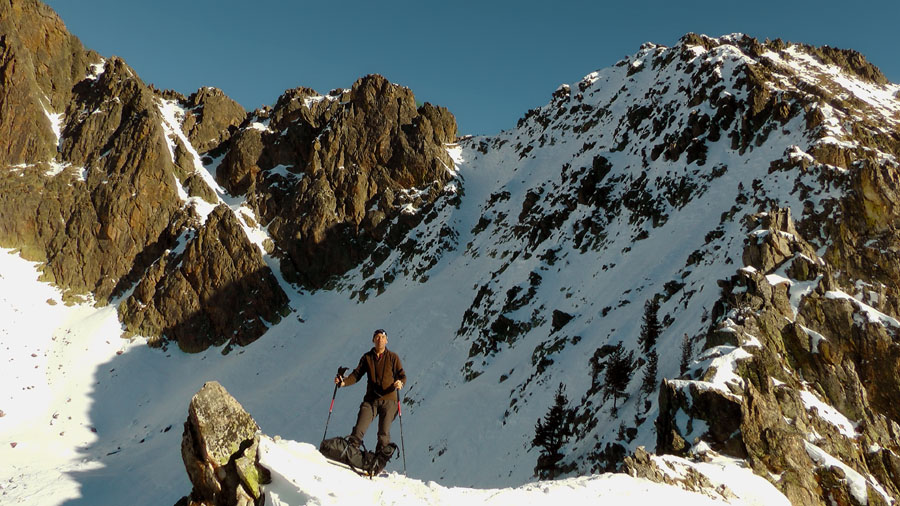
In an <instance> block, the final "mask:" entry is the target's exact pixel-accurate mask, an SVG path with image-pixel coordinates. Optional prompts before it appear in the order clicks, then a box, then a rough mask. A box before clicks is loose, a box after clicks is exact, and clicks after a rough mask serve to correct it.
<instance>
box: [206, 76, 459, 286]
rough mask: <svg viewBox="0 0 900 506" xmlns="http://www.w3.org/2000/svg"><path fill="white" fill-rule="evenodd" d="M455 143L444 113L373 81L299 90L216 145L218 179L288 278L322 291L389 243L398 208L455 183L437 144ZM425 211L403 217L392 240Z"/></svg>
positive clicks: (418, 203)
mask: <svg viewBox="0 0 900 506" xmlns="http://www.w3.org/2000/svg"><path fill="white" fill-rule="evenodd" d="M455 136H456V121H455V119H454V118H453V116H452V115H451V114H450V113H449V112H448V111H447V110H446V109H444V108H441V107H435V106H433V105H431V104H425V105H423V106H421V107H418V108H416V101H415V97H414V96H413V94H412V92H411V91H410V90H409V89H408V88H404V87H402V86H398V85H395V84H392V83H390V82H388V81H387V80H386V79H385V78H383V77H381V76H378V75H370V76H366V77H364V78H362V79H360V80H358V81H357V82H356V83H355V84H354V85H353V87H352V88H351V89H349V90H334V91H332V92H331V93H329V94H328V95H325V96H321V95H318V94H316V93H315V92H314V91H313V90H310V89H308V88H298V89H295V90H290V91H288V92H287V93H285V94H284V95H282V96H281V97H280V98H279V99H278V102H277V103H276V104H275V107H274V108H272V109H266V110H260V111H257V112H256V114H255V117H253V118H251V120H249V122H248V123H246V124H245V125H244V127H243V128H242V130H241V131H240V132H239V133H237V134H236V135H234V137H232V139H231V140H230V141H229V142H228V143H227V144H226V145H224V146H223V149H226V150H227V153H226V154H225V155H224V158H223V159H222V163H221V165H219V169H218V176H219V179H220V180H219V182H220V184H222V185H223V186H224V187H225V188H227V189H228V190H229V191H230V192H231V193H233V194H241V193H246V194H247V195H248V201H249V202H250V203H251V204H252V205H253V207H254V209H255V210H256V212H257V214H258V216H259V217H260V221H261V222H262V223H263V224H264V225H266V226H267V227H268V230H269V233H270V234H271V236H272V239H273V240H274V242H275V244H276V246H277V253H276V255H277V256H279V258H281V260H282V271H283V273H284V275H285V277H286V278H287V279H288V280H290V281H293V282H298V283H301V284H303V285H304V286H307V287H309V288H320V287H322V286H323V285H324V284H325V283H326V282H327V281H328V280H329V279H330V278H331V277H332V276H334V275H339V274H343V273H344V272H346V271H347V270H348V269H350V268H352V267H354V266H356V265H358V264H359V263H360V262H361V261H362V260H363V259H365V258H366V257H368V256H369V255H370V254H371V253H372V250H373V249H374V247H375V246H376V245H377V243H378V242H379V241H380V240H382V239H383V238H385V237H386V236H391V234H389V233H388V229H390V228H391V225H393V224H394V223H393V221H394V220H395V219H397V218H398V217H399V216H400V215H401V214H402V210H403V209H404V207H405V206H410V207H408V208H407V209H419V208H422V207H423V206H427V205H429V204H431V203H432V202H434V200H435V199H436V198H437V197H438V196H439V195H440V194H441V190H442V189H443V186H444V184H445V183H446V182H447V181H448V180H449V179H450V178H451V177H452V176H453V172H452V170H451V169H452V167H453V162H452V160H450V157H449V155H448V154H447V152H446V149H445V147H444V145H445V144H446V143H449V142H453V141H454V139H455ZM408 214H410V215H415V214H416V213H408ZM422 214H423V213H419V214H418V216H417V217H414V219H412V220H404V222H403V223H402V224H400V226H399V229H400V230H398V232H397V235H399V236H400V237H402V236H403V234H404V233H405V230H407V229H409V228H410V227H411V226H412V225H413V224H414V223H417V222H418V219H421V216H422ZM415 218H418V219H415ZM321 258H328V259H329V261H328V262H321V261H319V259H321Z"/></svg>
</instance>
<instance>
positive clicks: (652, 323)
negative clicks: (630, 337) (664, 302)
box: [638, 297, 662, 354]
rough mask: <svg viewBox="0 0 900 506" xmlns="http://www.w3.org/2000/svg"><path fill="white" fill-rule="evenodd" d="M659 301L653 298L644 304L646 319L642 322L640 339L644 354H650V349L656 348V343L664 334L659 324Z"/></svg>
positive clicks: (639, 342)
mask: <svg viewBox="0 0 900 506" xmlns="http://www.w3.org/2000/svg"><path fill="white" fill-rule="evenodd" d="M658 313H659V301H658V300H657V299H656V297H651V298H650V299H648V300H647V302H645V303H644V318H643V321H642V322H641V334H640V336H639V337H638V344H640V345H641V349H642V350H643V351H644V353H645V354H646V353H649V352H650V349H651V348H653V347H654V346H656V341H657V339H659V335H660V334H661V333H662V326H661V325H660V324H659V316H658Z"/></svg>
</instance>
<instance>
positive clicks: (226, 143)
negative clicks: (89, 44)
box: [0, 1, 456, 351]
mask: <svg viewBox="0 0 900 506" xmlns="http://www.w3.org/2000/svg"><path fill="white" fill-rule="evenodd" d="M0 10H2V11H0V62H2V63H0V69H2V73H0V75H2V79H3V81H2V88H0V110H2V111H3V116H2V118H3V119H2V121H0V134H2V139H3V140H2V141H0V143H3V145H2V146H0V166H2V167H4V169H5V170H3V171H2V174H0V211H2V213H0V214H2V216H3V218H2V219H0V244H2V245H3V246H4V247H10V248H17V249H19V250H20V251H21V254H22V255H23V256H25V257H26V258H28V259H31V260H35V261H38V262H41V263H42V270H43V277H44V279H45V280H47V281H50V282H53V283H55V284H57V285H58V286H60V287H61V288H63V289H65V290H66V291H67V292H68V294H69V295H68V296H69V297H72V298H83V297H84V296H90V297H92V298H93V299H94V300H95V301H96V302H97V303H99V304H103V303H106V302H107V301H110V300H112V299H113V298H115V297H119V296H122V295H125V294H127V292H128V291H129V290H130V289H131V288H133V287H136V286H137V290H136V291H135V292H134V293H133V294H131V295H129V296H128V298H127V301H126V302H125V304H123V305H122V307H121V310H120V315H121V318H122V321H123V323H124V324H125V327H126V329H127V332H128V333H138V334H142V335H145V336H148V337H150V338H151V341H152V342H154V343H158V344H163V343H165V342H166V341H169V340H171V341H177V342H178V344H179V345H180V346H181V347H182V348H183V349H185V350H190V351H199V350H202V349H205V348H206V347H208V346H210V345H221V344H223V343H226V342H228V343H233V344H239V345H243V344H247V343H249V342H252V341H253V340H255V339H257V338H258V337H259V336H261V335H262V334H263V333H264V332H265V330H266V328H267V326H268V325H269V324H271V323H274V322H276V321H277V320H278V319H280V317H281V316H282V315H284V314H286V312H287V311H289V309H288V306H287V296H286V294H285V292H284V287H282V286H280V285H279V284H278V282H277V278H276V277H273V275H272V272H271V268H270V267H269V264H267V263H266V262H264V261H263V255H265V256H268V255H270V254H271V255H273V261H272V263H271V265H274V266H276V269H277V270H279V271H283V276H284V277H285V278H286V279H287V280H288V281H289V282H299V283H302V284H303V285H304V286H306V287H308V288H320V287H322V286H324V285H325V283H326V282H328V281H329V280H330V279H332V278H333V277H334V276H336V275H340V274H342V273H344V272H346V271H347V270H348V269H350V268H351V267H353V266H355V265H356V264H358V263H359V262H360V261H361V260H362V259H363V258H366V257H367V256H368V255H369V254H371V252H372V250H373V249H374V247H375V245H376V244H377V243H378V242H379V241H381V240H382V239H383V238H384V237H385V236H389V235H390V234H388V231H392V232H391V234H393V235H390V236H391V237H393V238H394V240H395V241H396V240H398V239H397V237H400V236H402V235H403V234H404V233H405V230H407V229H408V228H409V224H408V223H406V222H404V220H402V219H401V218H402V213H401V210H402V209H403V206H404V205H408V204H410V205H412V204H415V205H419V206H421V205H423V204H427V203H428V202H430V201H433V200H434V198H435V196H436V195H438V194H439V190H440V189H441V188H442V187H443V184H444V183H445V182H446V181H447V180H448V179H449V178H450V177H451V171H450V170H449V167H452V162H451V161H450V159H449V157H448V155H447V153H446V150H445V149H444V147H443V144H444V143H446V142H450V141H451V140H453V138H454V136H455V132H456V126H455V121H454V119H453V116H452V115H450V114H449V112H447V111H446V110H445V109H442V108H437V107H433V106H431V105H430V104H426V105H425V106H422V107H420V108H418V109H417V108H416V106H415V99H414V97H413V95H412V92H410V90H408V89H406V88H403V87H400V86H397V85H393V84H391V83H388V82H387V81H386V80H385V79H383V78H381V77H380V76H369V77H367V78H364V79H361V80H360V81H359V82H358V83H357V84H356V85H354V86H353V88H352V89H350V90H347V91H342V90H339V91H335V92H333V93H332V94H331V95H327V96H320V95H318V94H316V93H315V92H314V91H312V90H309V89H298V90H292V91H289V92H287V93H286V94H285V95H284V96H282V97H281V98H280V99H279V100H278V102H277V103H276V105H275V107H273V108H266V109H264V110H261V111H257V112H256V113H253V114H250V115H248V114H247V113H246V112H245V111H244V110H243V108H241V106H240V105H239V104H237V103H236V102H234V101H233V100H231V99H229V98H228V97H226V96H225V95H224V94H223V93H222V92H221V91H219V90H216V89H214V88H202V89H200V90H198V91H197V92H196V93H194V94H192V95H191V96H189V97H185V96H183V95H180V94H178V93H175V92H171V91H158V90H156V89H154V88H153V87H152V86H148V85H146V84H145V83H143V82H142V81H141V80H140V79H139V78H138V77H137V75H136V74H135V72H134V71H133V69H131V68H130V67H128V65H127V64H126V63H125V62H124V61H122V60H121V59H118V58H110V59H108V60H106V59H103V58H101V57H100V56H99V55H97V54H96V53H93V52H90V51H87V50H85V49H84V48H83V47H82V46H81V44H80V42H79V41H78V40H77V39H76V38H75V37H73V36H72V35H70V34H68V33H67V32H66V30H65V27H64V26H63V24H62V22H61V21H60V20H59V18H58V17H57V16H56V15H55V13H53V12H52V11H51V10H50V9H49V8H47V7H46V6H44V5H42V4H40V3H39V2H37V1H23V2H19V1H6V2H4V3H2V4H0ZM263 123H265V125H263ZM204 164H207V165H208V167H205V166H204ZM210 170H211V171H212V172H213V173H217V175H218V181H219V182H221V184H222V186H221V187H220V186H219V183H217V182H216V180H215V179H214V178H213V177H212V176H211V174H210V172H209V171H210ZM432 187H433V188H434V189H433V190H431V191H429V189H430V188H432ZM229 194H230V195H229ZM224 197H227V198H228V199H229V202H232V203H233V202H234V201H235V200H238V201H244V202H245V204H244V205H243V206H240V205H239V204H238V205H232V206H231V207H228V206H224V207H223V206H222V204H223V202H224V200H223V198H224ZM216 206H220V207H216ZM213 208H216V211H215V212H214V211H213ZM407 221H408V220H407ZM413 221H415V220H413ZM404 226H405V227H406V228H404ZM266 231H268V235H269V237H268V238H265V239H258V237H264V236H265V235H266V233H267V232H266ZM188 243H190V244H188ZM186 245H187V246H186ZM185 247H186V248H187V249H186V250H185ZM182 253H183V254H182ZM324 257H329V258H331V259H332V260H331V261H329V262H322V261H320V259H321V258H324ZM279 259H280V260H281V262H278V260H279ZM175 272H177V273H179V275H178V276H177V281H176V280H175V278H171V279H170V277H171V276H170V275H172V274H173V273H175Z"/></svg>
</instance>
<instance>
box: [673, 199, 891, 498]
mask: <svg viewBox="0 0 900 506" xmlns="http://www.w3.org/2000/svg"><path fill="white" fill-rule="evenodd" d="M756 225H758V226H756ZM835 226H837V228H838V229H840V228H841V227H842V226H841V225H835ZM751 227H752V228H754V229H755V230H754V231H753V232H752V233H751V234H750V235H749V236H748V244H747V246H746V248H745V254H744V260H745V262H747V266H746V267H744V268H743V269H741V270H740V271H739V272H738V273H737V275H735V276H734V277H733V278H732V279H731V280H730V281H729V282H728V283H727V284H725V286H724V288H723V291H724V294H725V295H724V297H723V299H722V305H721V306H720V308H719V309H720V311H721V312H722V314H721V316H720V318H718V320H717V321H718V322H719V323H717V324H716V325H715V326H714V327H713V328H712V329H711V331H710V335H709V336H708V337H707V346H708V349H707V351H706V352H705V353H704V355H702V356H701V360H702V361H701V362H700V365H701V367H698V368H696V369H694V370H693V371H692V372H691V373H689V376H688V378H686V379H679V380H664V381H663V385H662V388H661V389H660V392H659V406H660V415H659V418H658V420H657V431H658V432H657V434H658V439H657V452H659V453H672V454H676V455H681V456H690V455H695V456H698V455H703V454H704V453H706V452H707V451H713V452H718V453H721V454H725V455H729V456H732V457H737V458H741V459H745V460H746V461H747V462H748V463H749V464H750V466H751V467H752V468H753V469H754V471H755V472H756V473H757V474H759V475H760V476H764V477H767V478H768V479H770V481H772V482H773V483H774V484H775V485H776V486H777V487H779V489H781V491H782V492H783V493H784V494H785V495H786V496H787V497H788V499H790V500H791V502H792V503H793V504H819V503H820V502H823V501H824V503H826V504H827V503H830V504H867V503H868V504H890V503H891V502H892V501H893V500H896V498H898V497H900V478H898V477H900V445H898V443H897V442H898V441H900V425H898V423H897V420H898V419H900V418H898V415H900V413H898V410H897V405H896V399H898V398H900V374H898V368H897V364H898V363H900V323H897V321H896V320H894V319H893V318H891V317H889V316H887V315H885V314H884V313H882V312H881V311H879V310H877V309H875V308H874V307H872V306H870V305H869V304H867V303H866V302H863V301H864V300H870V299H874V301H875V302H877V301H880V300H882V296H881V295H880V294H879V293H877V292H873V291H871V290H868V289H863V290H862V292H861V293H860V292H858V291H857V289H858V287H867V286H875V285H877V286H882V287H883V288H882V289H881V290H880V291H881V292H882V293H884V292H885V289H886V287H884V286H883V285H880V284H879V283H877V282H875V280H873V279H870V278H863V279H859V278H857V279H858V280H859V282H861V283H862V284H861V285H860V284H857V285H856V286H853V285H850V286H847V285H845V283H846V281H845V280H842V279H841V278H843V277H845V276H846V275H847V273H846V272H841V271H838V270H837V269H834V268H833V267H832V265H831V263H829V262H828V261H826V260H824V259H822V258H820V257H818V256H817V255H816V253H815V248H813V247H812V246H811V245H810V244H809V243H808V242H807V241H805V240H804V239H803V237H802V236H800V235H799V233H798V232H797V230H796V227H795V226H794V224H793V220H792V218H791V215H790V212H789V211H787V210H777V211H775V212H773V213H767V214H764V215H762V216H760V217H759V221H758V222H755V223H751ZM856 233H859V234H861V235H863V236H865V235H867V233H866V232H865V231H864V230H860V229H856ZM885 253H887V254H888V255H889V256H890V255H892V253H889V252H885ZM827 257H828V255H826V258H827ZM880 265H881V266H882V268H886V269H891V263H890V262H888V263H885V262H880ZM857 274H859V272H857ZM866 279H868V282H867V281H866ZM869 282H875V285H869ZM851 294H853V295H851ZM801 295H802V299H801V298H800V296H801ZM860 295H862V297H860ZM891 298H892V297H886V299H891ZM704 364H705V365H704ZM712 364H715V365H712ZM728 367H731V368H732V369H733V371H723V370H722V369H726V368H728ZM723 377H726V378H728V379H727V380H726V381H725V382H724V383H723V382H722V381H721V378H723ZM717 378H718V380H717ZM680 420H685V421H686V422H687V423H686V424H685V423H684V422H680V423H679V421H680ZM708 449H709V450H708Z"/></svg>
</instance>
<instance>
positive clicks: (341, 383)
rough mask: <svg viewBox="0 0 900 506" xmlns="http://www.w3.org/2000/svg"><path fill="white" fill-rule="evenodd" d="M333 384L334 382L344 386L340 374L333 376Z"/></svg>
mask: <svg viewBox="0 0 900 506" xmlns="http://www.w3.org/2000/svg"><path fill="white" fill-rule="evenodd" d="M334 384H335V385H339V386H344V378H342V377H340V376H335V377H334Z"/></svg>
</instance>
